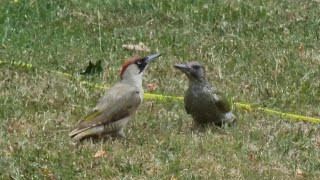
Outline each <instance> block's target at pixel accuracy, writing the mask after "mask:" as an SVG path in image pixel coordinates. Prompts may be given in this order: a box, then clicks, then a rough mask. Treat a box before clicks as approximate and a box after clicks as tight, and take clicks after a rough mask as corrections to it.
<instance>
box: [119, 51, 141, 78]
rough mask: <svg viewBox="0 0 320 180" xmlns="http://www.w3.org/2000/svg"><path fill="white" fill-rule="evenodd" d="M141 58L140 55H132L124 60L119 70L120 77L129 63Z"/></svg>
mask: <svg viewBox="0 0 320 180" xmlns="http://www.w3.org/2000/svg"><path fill="white" fill-rule="evenodd" d="M141 59H142V57H141V56H138V55H137V56H133V57H131V58H129V59H127V60H125V61H124V63H123V65H122V69H121V72H120V78H122V75H123V73H124V71H125V70H126V69H127V67H128V66H129V65H131V64H133V63H135V62H137V61H139V60H141Z"/></svg>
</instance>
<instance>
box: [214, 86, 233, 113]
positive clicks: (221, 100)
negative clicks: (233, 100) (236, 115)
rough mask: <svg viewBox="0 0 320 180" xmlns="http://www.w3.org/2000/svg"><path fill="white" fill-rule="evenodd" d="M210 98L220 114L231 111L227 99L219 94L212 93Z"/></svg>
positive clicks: (217, 92)
mask: <svg viewBox="0 0 320 180" xmlns="http://www.w3.org/2000/svg"><path fill="white" fill-rule="evenodd" d="M211 97H212V101H213V102H214V104H215V106H216V107H217V108H218V109H219V111H220V112H222V113H227V112H229V111H230V110H231V107H230V105H229V102H228V100H227V98H226V97H225V95H224V94H222V93H221V92H219V91H212V94H211Z"/></svg>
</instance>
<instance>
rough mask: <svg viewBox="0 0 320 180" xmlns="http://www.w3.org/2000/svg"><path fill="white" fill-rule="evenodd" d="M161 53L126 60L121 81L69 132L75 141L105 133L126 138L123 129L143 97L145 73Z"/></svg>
mask: <svg viewBox="0 0 320 180" xmlns="http://www.w3.org/2000/svg"><path fill="white" fill-rule="evenodd" d="M160 56H161V55H160V54H154V55H151V56H148V57H145V58H142V57H140V56H134V57H132V58H130V59H128V60H127V61H125V62H124V64H123V65H122V69H121V72H120V78H121V80H120V81H119V82H118V83H117V84H115V85H114V86H113V87H111V88H110V89H109V90H108V91H106V92H105V94H104V95H103V96H102V98H100V100H99V101H98V103H97V105H96V107H95V108H94V109H93V110H92V111H91V112H90V113H89V114H88V115H87V116H85V117H84V118H83V119H82V121H80V123H79V124H78V125H77V126H76V128H75V129H74V130H73V131H71V132H70V133H69V136H70V137H71V138H72V140H73V141H74V142H78V141H80V140H81V139H82V138H85V137H90V136H101V135H105V134H111V135H117V136H120V137H125V134H124V132H123V129H124V128H125V127H126V125H127V123H128V122H129V120H130V118H131V116H132V115H133V114H134V113H135V111H136V110H137V108H138V107H139V105H140V104H141V103H142V100H143V95H144V91H143V88H142V77H143V73H144V71H145V69H146V67H147V65H148V63H150V62H151V61H152V60H154V59H156V58H158V57H160Z"/></svg>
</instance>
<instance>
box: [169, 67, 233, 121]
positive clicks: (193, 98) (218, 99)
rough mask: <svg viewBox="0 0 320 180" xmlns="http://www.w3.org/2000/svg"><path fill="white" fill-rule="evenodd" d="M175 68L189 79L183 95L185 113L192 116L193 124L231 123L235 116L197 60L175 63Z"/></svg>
mask: <svg viewBox="0 0 320 180" xmlns="http://www.w3.org/2000/svg"><path fill="white" fill-rule="evenodd" d="M174 67H175V68H177V69H179V70H180V71H182V72H183V73H184V74H186V76H187V77H188V80H189V87H188V90H187V91H186V93H185V96H184V103H185V109H186V112H187V114H190V115H191V116H192V118H193V121H194V124H195V126H196V127H197V126H203V125H206V124H212V123H213V124H214V125H216V126H222V125H223V124H228V125H229V124H233V123H234V121H235V119H236V118H235V116H234V115H233V113H232V112H231V107H230V105H229V103H228V101H227V99H226V98H225V96H224V95H223V94H222V93H221V92H219V91H218V90H217V89H216V88H215V87H214V86H211V85H210V83H209V82H208V80H207V78H206V73H205V69H204V67H203V66H202V65H201V64H200V63H199V62H189V63H187V64H176V65H174Z"/></svg>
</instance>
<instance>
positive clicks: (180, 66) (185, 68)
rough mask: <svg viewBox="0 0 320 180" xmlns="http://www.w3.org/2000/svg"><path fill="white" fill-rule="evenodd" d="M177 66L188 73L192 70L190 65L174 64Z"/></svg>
mask: <svg viewBox="0 0 320 180" xmlns="http://www.w3.org/2000/svg"><path fill="white" fill-rule="evenodd" d="M174 67H175V68H177V69H179V70H180V71H182V72H184V73H187V72H189V70H190V67H189V66H188V65H186V64H176V65H174Z"/></svg>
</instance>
